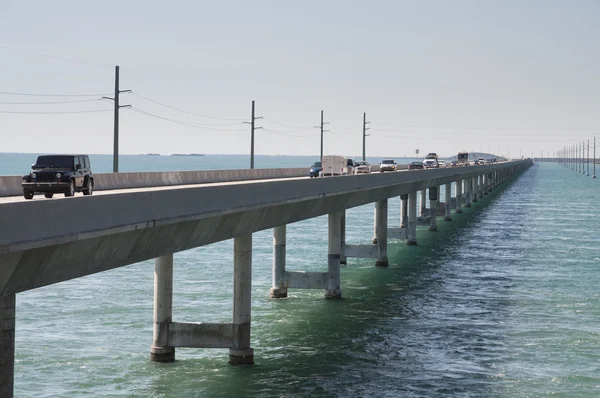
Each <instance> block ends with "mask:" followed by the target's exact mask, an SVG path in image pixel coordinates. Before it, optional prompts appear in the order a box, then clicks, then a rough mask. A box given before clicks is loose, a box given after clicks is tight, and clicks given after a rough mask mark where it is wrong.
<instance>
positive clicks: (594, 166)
mask: <svg viewBox="0 0 600 398" xmlns="http://www.w3.org/2000/svg"><path fill="white" fill-rule="evenodd" d="M592 167H593V168H594V171H593V172H592V178H596V136H594V164H593V166H592Z"/></svg>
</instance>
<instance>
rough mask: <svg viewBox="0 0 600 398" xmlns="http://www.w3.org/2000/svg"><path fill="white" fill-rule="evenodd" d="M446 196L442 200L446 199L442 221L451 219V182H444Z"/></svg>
mask: <svg viewBox="0 0 600 398" xmlns="http://www.w3.org/2000/svg"><path fill="white" fill-rule="evenodd" d="M445 196H446V197H445V198H444V200H445V201H446V205H445V206H444V207H445V214H444V221H452V213H451V210H452V183H447V184H446V195H445Z"/></svg>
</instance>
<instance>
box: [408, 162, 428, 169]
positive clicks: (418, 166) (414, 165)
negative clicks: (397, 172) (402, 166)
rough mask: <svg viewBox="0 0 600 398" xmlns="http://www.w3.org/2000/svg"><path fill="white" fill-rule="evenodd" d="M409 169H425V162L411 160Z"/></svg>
mask: <svg viewBox="0 0 600 398" xmlns="http://www.w3.org/2000/svg"><path fill="white" fill-rule="evenodd" d="M408 169H409V170H423V169H424V167H423V162H418V161H417V162H410V163H409V164H408Z"/></svg>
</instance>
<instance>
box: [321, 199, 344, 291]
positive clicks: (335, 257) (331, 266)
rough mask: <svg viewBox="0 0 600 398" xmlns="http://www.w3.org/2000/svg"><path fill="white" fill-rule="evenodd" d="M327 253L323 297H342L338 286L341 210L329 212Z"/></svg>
mask: <svg viewBox="0 0 600 398" xmlns="http://www.w3.org/2000/svg"><path fill="white" fill-rule="evenodd" d="M328 222H329V249H328V252H329V254H328V255H327V272H328V275H327V289H326V290H325V297H327V298H342V289H341V287H340V285H341V283H340V257H341V253H342V247H341V242H342V241H341V233H342V231H341V230H342V212H341V211H338V212H335V213H330V214H329V220H328Z"/></svg>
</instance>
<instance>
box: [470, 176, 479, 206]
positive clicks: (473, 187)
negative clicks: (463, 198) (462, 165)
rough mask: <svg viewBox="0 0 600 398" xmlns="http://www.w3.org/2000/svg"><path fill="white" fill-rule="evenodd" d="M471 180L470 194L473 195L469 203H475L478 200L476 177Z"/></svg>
mask: <svg viewBox="0 0 600 398" xmlns="http://www.w3.org/2000/svg"><path fill="white" fill-rule="evenodd" d="M470 180H471V192H472V193H473V195H472V198H471V202H472V203H474V202H477V201H478V200H479V199H478V198H479V192H478V190H477V177H473V178H471V179H470Z"/></svg>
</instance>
